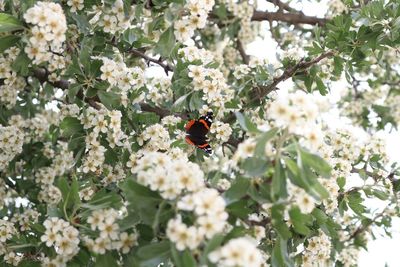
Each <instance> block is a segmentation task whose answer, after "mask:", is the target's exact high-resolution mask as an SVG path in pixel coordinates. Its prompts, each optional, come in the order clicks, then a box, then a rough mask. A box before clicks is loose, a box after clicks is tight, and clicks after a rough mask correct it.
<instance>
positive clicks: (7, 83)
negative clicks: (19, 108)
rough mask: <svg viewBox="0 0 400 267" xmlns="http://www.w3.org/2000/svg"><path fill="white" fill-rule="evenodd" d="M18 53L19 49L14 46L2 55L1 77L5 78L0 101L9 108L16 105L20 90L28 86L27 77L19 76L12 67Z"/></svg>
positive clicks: (0, 87) (0, 89)
mask: <svg viewBox="0 0 400 267" xmlns="http://www.w3.org/2000/svg"><path fill="white" fill-rule="evenodd" d="M18 54H19V49H18V48H16V47H12V48H9V49H7V50H6V51H4V53H3V54H2V55H0V79H2V80H3V81H2V83H1V85H0V103H3V104H4V105H5V106H6V107H7V108H9V109H10V108H12V107H14V106H15V104H16V102H17V96H18V92H19V91H22V90H23V89H24V88H25V86H26V82H25V79H24V78H22V77H18V76H17V73H16V72H14V71H13V70H12V68H11V65H12V64H13V63H14V61H15V59H16V58H17V56H18Z"/></svg>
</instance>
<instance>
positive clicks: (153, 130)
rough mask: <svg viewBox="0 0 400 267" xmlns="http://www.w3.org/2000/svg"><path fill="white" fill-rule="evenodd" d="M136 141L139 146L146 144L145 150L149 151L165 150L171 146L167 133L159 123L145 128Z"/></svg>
mask: <svg viewBox="0 0 400 267" xmlns="http://www.w3.org/2000/svg"><path fill="white" fill-rule="evenodd" d="M137 140H138V144H139V145H140V146H142V145H143V143H144V142H146V145H145V149H146V150H149V151H157V150H167V149H169V147H170V144H171V140H170V137H169V133H168V131H167V130H166V129H165V127H164V126H162V125H161V124H159V123H156V124H153V125H151V126H149V127H147V128H146V129H145V130H144V131H143V132H142V133H141V134H140V135H139V136H138V138H137Z"/></svg>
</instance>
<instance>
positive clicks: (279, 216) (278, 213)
mask: <svg viewBox="0 0 400 267" xmlns="http://www.w3.org/2000/svg"><path fill="white" fill-rule="evenodd" d="M283 212H284V207H283V205H274V206H273V207H272V208H271V218H272V220H271V222H272V225H273V226H274V228H275V230H276V231H277V232H278V234H279V236H281V237H282V238H283V239H289V238H290V237H292V233H291V232H290V230H289V227H288V226H287V225H286V222H285V220H284V219H283Z"/></svg>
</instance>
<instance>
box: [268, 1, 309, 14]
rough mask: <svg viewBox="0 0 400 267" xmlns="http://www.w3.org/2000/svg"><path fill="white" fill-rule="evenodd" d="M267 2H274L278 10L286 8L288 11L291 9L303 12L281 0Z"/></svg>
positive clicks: (291, 10)
mask: <svg viewBox="0 0 400 267" xmlns="http://www.w3.org/2000/svg"><path fill="white" fill-rule="evenodd" d="M267 2H270V3H272V4H274V5H276V6H277V7H278V8H279V10H278V11H282V10H286V11H289V12H299V13H303V12H301V11H298V10H296V9H294V8H293V7H291V6H289V5H288V4H286V3H283V2H282V1H280V0H267Z"/></svg>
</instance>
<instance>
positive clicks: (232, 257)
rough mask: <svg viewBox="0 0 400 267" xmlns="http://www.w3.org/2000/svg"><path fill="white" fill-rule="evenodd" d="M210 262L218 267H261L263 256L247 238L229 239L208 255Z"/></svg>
mask: <svg viewBox="0 0 400 267" xmlns="http://www.w3.org/2000/svg"><path fill="white" fill-rule="evenodd" d="M208 258H209V259H210V261H211V262H213V263H215V264H217V265H218V266H220V267H232V266H237V267H239V266H240V267H261V266H262V264H263V256H262V253H261V251H260V250H258V249H257V247H256V245H255V243H254V242H252V241H251V240H250V239H249V238H246V237H240V238H236V239H231V240H229V241H228V243H226V244H225V245H224V246H223V247H221V248H219V249H218V250H215V251H213V252H211V253H210V254H209V255H208Z"/></svg>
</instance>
